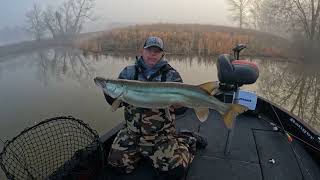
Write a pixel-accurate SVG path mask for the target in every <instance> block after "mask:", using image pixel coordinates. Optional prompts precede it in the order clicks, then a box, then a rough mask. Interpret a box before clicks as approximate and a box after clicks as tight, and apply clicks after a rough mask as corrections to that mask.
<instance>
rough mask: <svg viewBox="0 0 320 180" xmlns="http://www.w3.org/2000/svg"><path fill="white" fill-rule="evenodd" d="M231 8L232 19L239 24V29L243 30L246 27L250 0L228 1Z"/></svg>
mask: <svg viewBox="0 0 320 180" xmlns="http://www.w3.org/2000/svg"><path fill="white" fill-rule="evenodd" d="M227 1H228V3H229V5H230V6H231V7H230V9H229V11H231V14H232V15H231V18H232V20H233V21H237V22H239V27H240V28H242V27H243V25H245V24H246V23H247V22H246V20H247V19H246V18H247V13H248V9H249V2H250V0H227Z"/></svg>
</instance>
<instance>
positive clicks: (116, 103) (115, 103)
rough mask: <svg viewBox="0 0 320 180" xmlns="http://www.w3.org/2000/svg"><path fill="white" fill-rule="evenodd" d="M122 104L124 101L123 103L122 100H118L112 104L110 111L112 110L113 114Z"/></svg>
mask: <svg viewBox="0 0 320 180" xmlns="http://www.w3.org/2000/svg"><path fill="white" fill-rule="evenodd" d="M121 103H122V101H121V100H120V99H116V100H115V101H113V103H112V104H111V107H110V110H111V111H112V112H114V111H116V110H117V109H118V108H119V106H120V104H121Z"/></svg>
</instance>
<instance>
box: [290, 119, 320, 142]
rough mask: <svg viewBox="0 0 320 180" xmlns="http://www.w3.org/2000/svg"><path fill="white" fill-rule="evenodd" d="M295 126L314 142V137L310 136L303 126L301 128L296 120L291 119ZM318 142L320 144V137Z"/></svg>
mask: <svg viewBox="0 0 320 180" xmlns="http://www.w3.org/2000/svg"><path fill="white" fill-rule="evenodd" d="M289 120H290V121H291V122H292V123H293V124H294V125H296V126H297V127H298V128H299V129H300V130H301V131H302V132H303V133H304V134H305V135H307V136H308V137H309V138H310V139H311V140H314V137H313V136H312V135H311V134H310V132H309V131H308V130H306V129H305V128H304V127H303V126H301V125H300V124H299V123H298V122H297V121H296V120H295V119H293V118H290V119H289ZM318 141H319V142H320V137H318Z"/></svg>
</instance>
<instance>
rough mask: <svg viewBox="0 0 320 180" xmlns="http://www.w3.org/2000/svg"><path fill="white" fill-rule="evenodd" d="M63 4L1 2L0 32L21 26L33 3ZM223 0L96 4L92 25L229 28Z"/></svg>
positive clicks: (30, 0) (128, 0) (29, 0)
mask: <svg viewBox="0 0 320 180" xmlns="http://www.w3.org/2000/svg"><path fill="white" fill-rule="evenodd" d="M62 1H63V0H54V1H53V0H1V6H0V18H1V20H0V29H1V28H3V27H5V26H10V27H12V26H16V25H18V26H23V24H24V23H25V14H26V12H27V10H30V9H31V8H32V5H33V2H40V4H41V6H42V7H44V6H46V5H48V4H50V5H51V6H57V5H59V4H60V3H61V2H62ZM227 9H228V6H227V4H226V0H156V1H152V0H96V7H95V13H94V14H95V17H96V18H97V20H96V22H95V23H94V24H101V23H103V24H108V23H115V22H116V23H157V22H162V23H167V22H168V23H199V24H217V25H232V23H231V22H230V19H229V18H228V17H229V16H228V14H229V13H228V11H227Z"/></svg>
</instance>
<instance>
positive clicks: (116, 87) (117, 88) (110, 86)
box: [94, 77, 125, 98]
mask: <svg viewBox="0 0 320 180" xmlns="http://www.w3.org/2000/svg"><path fill="white" fill-rule="evenodd" d="M94 82H95V83H96V85H98V86H100V87H102V89H103V92H104V93H106V94H108V95H109V96H111V97H112V98H118V97H119V96H121V95H122V94H123V93H124V91H125V85H124V84H123V83H121V81H118V80H112V79H104V78H101V77H96V78H95V79H94Z"/></svg>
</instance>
